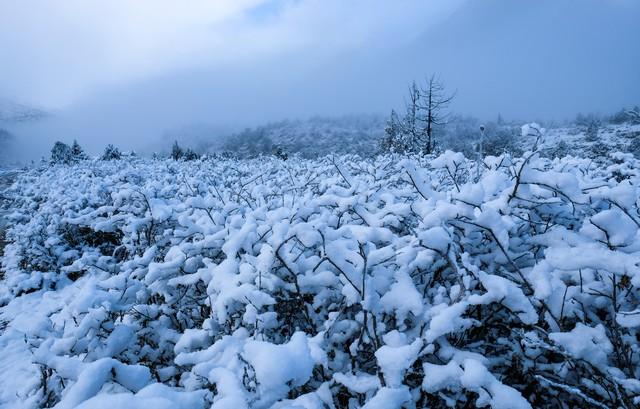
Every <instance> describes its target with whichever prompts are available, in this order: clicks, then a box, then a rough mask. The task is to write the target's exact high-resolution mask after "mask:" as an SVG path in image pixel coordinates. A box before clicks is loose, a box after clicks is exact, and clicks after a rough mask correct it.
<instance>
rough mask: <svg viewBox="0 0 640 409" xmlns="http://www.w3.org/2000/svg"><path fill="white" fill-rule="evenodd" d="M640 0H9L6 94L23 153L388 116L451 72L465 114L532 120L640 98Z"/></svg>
mask: <svg viewBox="0 0 640 409" xmlns="http://www.w3.org/2000/svg"><path fill="white" fill-rule="evenodd" d="M638 18H640V2H638V1H635V0H579V1H578V0H536V1H527V2H520V1H517V2H516V1H508V0H485V1H481V2H480V1H472V0H428V1H427V0H401V1H383V0H373V1H366V0H353V1H341V0H324V1H322V0H217V1H215V2H210V1H205V0H196V1H192V2H188V3H187V2H178V1H170V0H139V1H127V0H114V1H110V2H102V1H98V0H89V1H81V0H66V1H62V0H41V1H37V0H23V1H19V2H15V1H11V0H0V50H2V51H1V53H2V54H1V55H2V66H3V70H2V74H1V75H0V97H1V98H4V99H8V100H12V101H18V102H21V103H24V104H29V105H32V106H37V107H41V108H43V109H45V110H47V111H49V112H50V113H51V115H50V116H49V117H48V119H46V120H44V121H39V122H38V123H36V124H21V125H6V126H4V125H3V127H8V128H10V130H11V131H12V132H13V133H14V134H15V135H17V137H18V138H19V144H20V146H21V148H22V149H21V151H22V152H21V155H22V156H23V157H30V158H33V157H35V158H37V157H39V156H41V155H44V154H45V153H46V151H47V150H48V149H49V147H50V144H51V143H52V141H53V140H56V139H60V140H63V141H71V140H73V139H77V140H78V141H79V142H80V143H81V144H83V145H85V146H86V147H87V148H88V150H89V151H90V152H92V153H96V152H98V151H99V150H101V149H102V148H103V147H104V146H105V145H106V144H107V143H115V144H117V145H119V146H121V147H122V148H124V149H137V150H144V151H151V150H154V149H157V148H158V147H159V146H161V144H162V143H165V142H166V140H167V139H170V138H173V137H179V136H180V135H181V133H183V131H182V129H183V128H185V127H191V129H193V127H199V128H198V129H205V130H206V131H205V132H204V134H205V135H206V136H207V137H211V138H215V137H216V136H219V135H222V134H225V133H228V132H232V131H234V130H237V129H240V128H243V127H246V126H254V125H257V124H261V123H264V122H268V121H273V120H280V119H284V118H304V117H309V116H313V115H323V116H324V115H326V116H333V115H342V114H352V113H380V114H387V113H388V112H389V110H390V109H391V108H399V107H402V105H403V98H404V94H405V91H406V87H407V84H408V83H409V82H410V81H412V80H413V79H416V80H420V79H422V78H424V77H425V76H427V75H430V74H437V75H438V76H439V78H440V79H441V80H442V81H443V82H444V84H445V85H446V87H447V89H449V90H450V91H452V92H453V91H455V92H456V98H455V99H454V102H453V104H452V106H451V109H452V110H453V111H455V112H458V113H461V114H467V115H474V116H478V117H481V118H493V117H495V116H496V115H498V114H499V113H500V114H501V115H502V116H503V117H505V118H514V119H515V118H517V119H522V120H533V119H541V118H542V119H564V118H569V117H573V116H575V114H576V113H578V112H600V113H608V112H612V111H615V110H618V109H620V108H622V107H623V106H629V105H634V104H638V103H640V101H639V98H638V96H640V53H639V52H638V51H640V49H639V48H638V38H640V24H638V23H637V21H638Z"/></svg>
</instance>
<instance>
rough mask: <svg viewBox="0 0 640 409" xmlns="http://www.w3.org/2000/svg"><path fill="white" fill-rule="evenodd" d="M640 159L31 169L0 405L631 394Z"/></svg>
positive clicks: (566, 401)
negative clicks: (639, 160)
mask: <svg viewBox="0 0 640 409" xmlns="http://www.w3.org/2000/svg"><path fill="white" fill-rule="evenodd" d="M603 159H604V158H603ZM638 169H640V163H639V162H638V160H636V159H634V158H633V156H632V155H629V154H619V153H617V154H615V153H614V154H610V155H609V157H608V158H606V160H602V161H593V160H592V158H585V159H579V158H572V157H566V158H564V159H561V160H558V159H556V160H550V159H545V158H541V157H540V156H539V155H538V154H537V152H527V153H525V154H524V155H523V157H519V158H514V157H510V156H508V155H503V156H500V157H487V158H485V160H484V163H482V164H480V165H479V164H476V163H475V162H473V161H468V160H466V159H465V158H464V157H463V156H462V155H461V154H455V153H452V152H445V153H444V154H443V155H441V156H439V157H437V158H432V157H414V158H402V157H399V156H379V157H377V158H372V159H362V158H359V157H356V156H337V157H325V158H321V159H317V160H304V159H300V158H295V157H294V158H291V159H289V160H287V161H282V160H278V159H276V158H268V157H263V158H258V159H252V160H235V161H232V160H226V159H221V158H208V159H203V160H199V161H193V162H180V161H172V160H149V159H143V158H127V159H126V160H122V161H111V162H104V161H84V162H81V163H79V164H77V165H74V166H60V165H57V166H52V167H43V168H42V169H34V170H30V171H26V172H24V173H21V174H19V175H18V176H17V180H16V183H15V184H14V185H13V186H12V187H11V188H10V189H9V190H8V191H7V192H5V194H6V195H10V196H11V197H12V200H13V202H12V204H11V209H10V215H9V220H10V222H11V227H10V229H9V230H8V231H7V238H8V240H9V242H10V243H9V244H8V245H7V247H6V248H5V254H4V256H3V258H2V274H3V279H2V281H1V283H0V302H1V305H2V308H1V310H0V334H1V335H0V407H6V408H38V407H55V408H75V407H78V408H84V409H88V408H145V409H148V408H154V409H161V408H209V407H213V408H217V409H218V408H318V409H320V408H357V407H366V408H370V409H372V408H380V409H389V408H414V407H419V408H422V407H432V408H440V407H492V408H529V407H536V408H546V407H567V408H568V407H602V408H618V407H620V408H632V407H637V406H638V405H640V380H638V377H639V375H640V370H639V369H638V367H639V366H638V365H639V363H640V362H639V361H640V358H639V353H640V350H639V345H638V336H639V329H640V309H638V308H639V307H638V301H639V296H640V294H639V293H638V288H640V265H639V263H640V240H639V238H640V236H639V233H638V231H639V227H640V213H639V210H638V206H639V204H640V203H639V199H638V198H639V196H640V188H639V186H638V184H639V182H640V175H639V174H638V172H639V170H638ZM478 173H481V175H480V176H479V177H478Z"/></svg>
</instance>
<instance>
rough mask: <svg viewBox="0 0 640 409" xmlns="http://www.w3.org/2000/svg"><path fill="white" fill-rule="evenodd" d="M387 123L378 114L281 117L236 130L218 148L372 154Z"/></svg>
mask: <svg viewBox="0 0 640 409" xmlns="http://www.w3.org/2000/svg"><path fill="white" fill-rule="evenodd" d="M384 123H385V120H384V118H383V117H380V116H376V115H359V116H344V117H337V118H324V117H316V118H311V119H307V120H290V121H281V122H275V123H271V124H267V125H264V126H260V127H257V128H252V129H246V130H245V131H243V132H239V133H236V134H234V135H232V136H230V137H228V138H226V139H225V140H224V142H223V143H222V144H221V146H220V147H219V148H218V150H222V151H227V152H231V153H233V154H236V155H238V156H240V157H253V156H256V155H258V154H272V153H273V152H275V151H276V150H278V149H281V150H282V151H283V152H286V153H288V154H294V153H297V154H299V155H301V156H302V157H304V158H314V157H318V156H324V155H328V154H332V153H338V154H353V153H356V154H359V155H361V156H372V155H374V154H376V153H377V152H378V144H379V141H380V138H381V137H382V134H383V132H384Z"/></svg>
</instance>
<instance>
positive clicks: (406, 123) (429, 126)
mask: <svg viewBox="0 0 640 409" xmlns="http://www.w3.org/2000/svg"><path fill="white" fill-rule="evenodd" d="M453 97H454V95H453V94H452V95H447V94H446V93H445V89H444V85H443V84H442V83H441V82H440V81H439V80H438V79H437V78H436V77H435V76H431V77H430V78H428V79H427V81H426V84H425V87H424V88H420V87H418V85H417V84H416V82H415V81H413V82H412V83H411V85H410V86H409V95H408V99H407V100H406V101H405V105H406V112H405V115H404V117H403V118H402V120H401V119H400V118H398V116H397V114H396V113H395V111H391V117H390V118H389V121H388V123H387V128H386V129H385V133H386V135H385V138H384V140H383V141H382V144H381V145H382V148H383V149H384V150H393V151H395V152H424V153H427V154H429V153H433V152H434V150H435V139H434V129H435V127H436V126H438V125H444V124H445V123H446V120H447V117H448V115H447V112H446V108H447V106H448V105H449V103H450V102H451V100H452V99H453Z"/></svg>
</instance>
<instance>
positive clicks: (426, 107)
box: [418, 75, 455, 153]
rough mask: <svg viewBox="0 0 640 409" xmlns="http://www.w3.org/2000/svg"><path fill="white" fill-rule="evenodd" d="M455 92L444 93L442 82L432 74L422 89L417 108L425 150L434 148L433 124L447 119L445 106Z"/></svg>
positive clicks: (444, 121)
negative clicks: (421, 124) (424, 139)
mask: <svg viewBox="0 0 640 409" xmlns="http://www.w3.org/2000/svg"><path fill="white" fill-rule="evenodd" d="M454 96H455V94H451V95H448V94H446V93H445V89H444V85H443V84H442V82H441V81H440V80H439V79H438V78H436V76H435V75H432V76H431V77H430V78H429V79H428V80H427V83H426V88H424V89H422V98H420V99H419V105H418V110H419V112H420V113H421V119H422V122H423V124H424V127H423V130H422V132H423V134H424V136H425V138H426V146H425V152H426V153H432V152H433V151H434V149H435V139H434V137H433V129H434V127H435V126H438V125H444V124H445V123H446V121H447V113H446V111H445V110H446V108H447V106H448V105H449V104H450V103H451V101H452V100H453V97H454Z"/></svg>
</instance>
